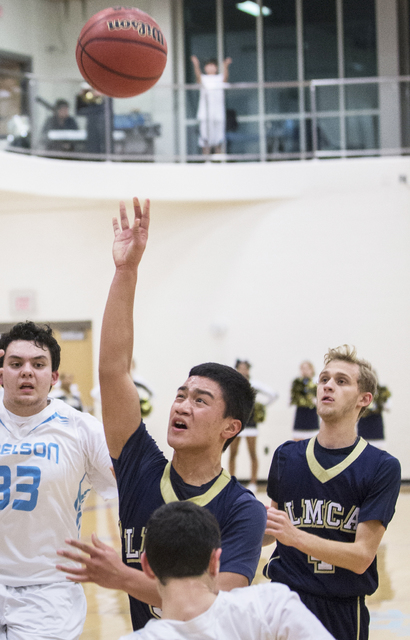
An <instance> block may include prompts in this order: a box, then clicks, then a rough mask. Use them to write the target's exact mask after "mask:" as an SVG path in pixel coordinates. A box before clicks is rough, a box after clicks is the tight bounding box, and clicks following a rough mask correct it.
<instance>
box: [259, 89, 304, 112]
mask: <svg viewBox="0 0 410 640" xmlns="http://www.w3.org/2000/svg"><path fill="white" fill-rule="evenodd" d="M265 109H266V113H297V112H298V111H299V90H298V89H297V88H296V87H295V88H289V89H265Z"/></svg>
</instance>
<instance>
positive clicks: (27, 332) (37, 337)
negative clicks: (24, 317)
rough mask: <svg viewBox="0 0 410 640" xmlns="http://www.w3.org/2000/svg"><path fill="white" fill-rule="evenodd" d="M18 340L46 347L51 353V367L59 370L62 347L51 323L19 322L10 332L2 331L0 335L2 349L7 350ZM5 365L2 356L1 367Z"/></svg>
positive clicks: (0, 359) (0, 347)
mask: <svg viewBox="0 0 410 640" xmlns="http://www.w3.org/2000/svg"><path fill="white" fill-rule="evenodd" d="M17 340H26V341H27V342H33V343H34V344H35V345H36V347H40V348H44V347H46V348H47V349H48V350H49V351H50V355H51V368H52V370H53V371H58V367H59V366H60V353H61V348H60V345H59V344H58V342H57V340H56V339H55V338H54V336H53V331H52V329H51V327H50V326H49V325H47V324H46V325H44V326H41V325H37V324H35V323H34V322H31V321H27V322H19V323H18V324H15V325H14V327H12V328H11V329H10V331H9V332H8V333H2V335H1V336H0V349H4V351H6V350H7V347H8V346H9V344H11V343H12V342H15V341H17ZM2 366H3V358H0V367H2Z"/></svg>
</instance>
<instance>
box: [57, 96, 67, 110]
mask: <svg viewBox="0 0 410 640" xmlns="http://www.w3.org/2000/svg"><path fill="white" fill-rule="evenodd" d="M69 106H70V105H69V104H68V102H67V100H64V99H63V98H60V100H56V103H55V105H54V109H55V111H58V109H61V107H69Z"/></svg>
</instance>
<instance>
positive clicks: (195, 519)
mask: <svg viewBox="0 0 410 640" xmlns="http://www.w3.org/2000/svg"><path fill="white" fill-rule="evenodd" d="M220 546H221V534H220V531H219V525H218V522H217V520H216V518H215V516H213V515H212V513H211V512H210V511H208V509H206V508H205V507H199V506H198V505H196V504H194V503H193V502H188V501H185V502H184V501H182V502H170V503H169V504H164V505H162V507H159V509H156V510H155V511H154V513H153V514H152V515H151V517H150V518H149V520H148V524H147V531H146V534H145V553H146V554H147V560H148V562H149V564H150V567H151V569H152V571H153V572H154V573H155V575H156V576H157V578H158V579H159V580H160V582H161V583H162V584H166V580H167V579H168V578H189V577H194V576H201V575H202V574H203V573H205V571H206V570H207V569H208V565H209V561H210V558H211V554H212V551H213V550H214V549H219V547H220Z"/></svg>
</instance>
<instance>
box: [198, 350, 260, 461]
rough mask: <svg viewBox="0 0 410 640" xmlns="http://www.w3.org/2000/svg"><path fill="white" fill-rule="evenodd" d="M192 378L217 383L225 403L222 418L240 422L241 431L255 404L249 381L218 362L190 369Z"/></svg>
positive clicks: (227, 444) (228, 441) (230, 440)
mask: <svg viewBox="0 0 410 640" xmlns="http://www.w3.org/2000/svg"><path fill="white" fill-rule="evenodd" d="M192 376H200V377H202V378H209V379H210V380H213V381H214V382H216V383H218V385H219V387H220V389H221V391H222V396H223V399H224V402H225V415H224V417H225V418H228V417H229V418H233V419H234V420H240V421H241V424H242V427H241V430H242V429H244V427H245V426H246V424H247V422H248V420H249V417H250V415H251V413H252V410H253V405H254V402H255V391H254V389H252V387H251V385H250V384H249V381H248V380H247V379H246V378H245V377H244V376H243V375H242V374H241V373H239V372H238V371H236V369H234V368H233V367H228V366H227V365H225V364H219V363H218V362H205V363H204V364H198V365H197V366H195V367H192V369H191V371H190V372H189V377H192ZM235 437H236V436H235ZM232 440H233V438H230V439H229V440H227V441H226V443H225V446H224V451H225V449H226V448H227V447H228V446H229V444H230V443H231V442H232Z"/></svg>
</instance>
